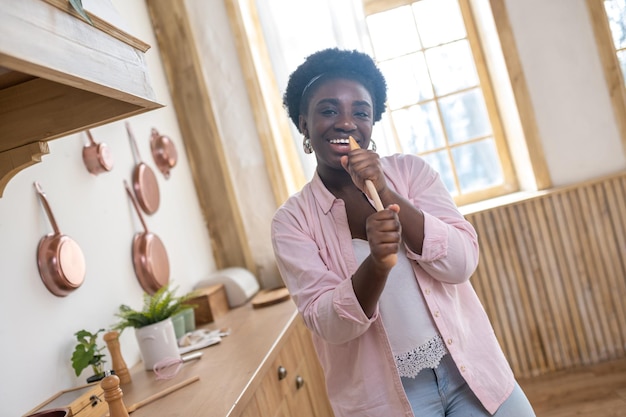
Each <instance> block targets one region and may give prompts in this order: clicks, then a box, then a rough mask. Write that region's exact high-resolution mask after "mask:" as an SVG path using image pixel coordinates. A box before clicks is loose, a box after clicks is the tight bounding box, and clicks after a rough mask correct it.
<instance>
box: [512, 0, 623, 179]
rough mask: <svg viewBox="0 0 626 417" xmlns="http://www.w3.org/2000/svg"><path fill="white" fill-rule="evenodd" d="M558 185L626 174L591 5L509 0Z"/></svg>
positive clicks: (571, 0)
mask: <svg viewBox="0 0 626 417" xmlns="http://www.w3.org/2000/svg"><path fill="white" fill-rule="evenodd" d="M506 7H507V10H508V13H509V19H510V22H511V26H512V29H513V34H514V37H515V42H516V44H517V48H518V52H519V55H520V60H521V62H522V68H523V72H524V75H525V77H526V82H527V84H528V89H529V93H530V97H531V101H532V104H533V107H534V111H535V117H536V120H537V126H538V129H539V135H540V138H541V141H542V143H543V151H544V155H545V157H546V161H547V164H548V168H549V171H550V175H551V178H552V183H553V185H555V186H559V185H566V184H572V183H576V182H579V181H583V180H586V179H590V178H595V177H599V176H602V175H606V174H611V173H614V172H617V171H620V170H623V169H625V168H626V158H625V151H624V148H623V145H622V142H621V139H620V137H619V132H618V130H617V129H618V128H617V124H616V122H615V117H614V113H613V109H612V107H611V102H610V97H609V93H608V88H607V84H606V81H605V79H604V73H603V71H602V67H601V64H600V57H599V55H598V51H597V47H596V43H595V39H594V35H593V29H592V26H591V21H590V18H589V13H588V10H587V6H586V4H585V0H550V1H546V0H524V1H519V0H506Z"/></svg>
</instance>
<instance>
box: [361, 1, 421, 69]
mask: <svg viewBox="0 0 626 417" xmlns="http://www.w3.org/2000/svg"><path fill="white" fill-rule="evenodd" d="M366 22H367V27H368V29H369V33H370V39H371V40H372V48H373V49H374V54H375V55H376V59H378V60H379V61H382V60H385V59H389V58H394V57H397V56H401V55H405V54H407V53H411V52H414V51H419V50H420V49H421V47H420V41H419V38H418V36H417V28H416V27H415V21H414V20H413V13H412V12H411V7H410V6H403V7H397V8H395V9H391V10H388V11H385V12H381V13H376V14H373V15H370V16H368V17H367V19H366Z"/></svg>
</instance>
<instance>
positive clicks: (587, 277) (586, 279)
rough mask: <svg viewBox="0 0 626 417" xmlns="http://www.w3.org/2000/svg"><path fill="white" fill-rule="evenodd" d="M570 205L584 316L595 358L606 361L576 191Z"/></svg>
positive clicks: (593, 274)
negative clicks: (579, 261) (578, 246)
mask: <svg viewBox="0 0 626 417" xmlns="http://www.w3.org/2000/svg"><path fill="white" fill-rule="evenodd" d="M570 198H571V199H570V204H571V206H572V211H573V215H574V225H575V228H576V232H577V235H578V239H577V240H578V241H579V242H580V244H581V250H580V253H579V256H580V258H581V259H582V260H583V262H584V266H583V271H581V272H580V275H579V276H578V279H582V283H583V286H584V288H585V293H584V295H585V300H586V305H587V310H586V311H585V313H586V314H588V315H589V317H591V319H592V329H593V340H595V344H596V346H597V353H596V354H597V358H598V360H606V359H607V355H606V353H605V352H604V350H605V349H606V347H605V342H606V341H605V339H604V336H603V329H602V320H603V318H602V314H601V306H599V305H598V300H597V299H596V298H595V294H596V293H597V291H596V290H595V288H594V287H595V286H596V283H597V278H596V277H597V276H598V273H597V268H596V267H595V265H594V261H593V254H592V251H591V248H590V246H591V243H592V242H591V241H590V238H589V233H588V230H587V225H586V219H585V218H584V214H585V211H584V209H583V207H582V206H581V204H582V203H581V201H580V198H579V193H578V190H572V191H571V193H570Z"/></svg>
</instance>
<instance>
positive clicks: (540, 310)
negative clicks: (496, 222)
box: [519, 202, 560, 371]
mask: <svg viewBox="0 0 626 417" xmlns="http://www.w3.org/2000/svg"><path fill="white" fill-rule="evenodd" d="M519 213H520V215H521V216H522V219H523V220H522V222H523V224H524V226H525V227H524V229H525V230H524V233H523V235H522V237H523V239H524V244H525V245H527V247H528V251H529V255H530V256H529V259H528V260H529V261H530V265H531V269H530V271H531V275H528V276H527V278H526V279H527V280H528V286H529V288H531V293H532V299H533V305H534V308H535V311H536V312H537V324H538V329H539V331H540V332H539V335H540V338H541V347H542V350H543V354H545V355H546V364H547V367H548V368H547V369H548V370H550V371H551V370H555V369H556V368H557V363H558V362H559V361H560V355H559V354H558V346H553V345H552V342H553V341H554V334H555V331H556V325H555V321H554V317H553V312H552V306H551V305H550V302H551V301H552V300H553V298H552V297H551V294H550V293H549V291H547V290H546V284H547V281H548V279H549V278H548V276H547V275H546V269H545V265H544V264H545V262H542V255H543V251H544V248H543V245H542V242H541V240H540V236H539V234H540V232H539V230H538V228H539V225H538V224H537V216H536V214H535V210H534V209H533V206H532V204H531V203H530V202H524V203H522V204H521V205H520V212H519ZM555 349H556V350H557V352H555Z"/></svg>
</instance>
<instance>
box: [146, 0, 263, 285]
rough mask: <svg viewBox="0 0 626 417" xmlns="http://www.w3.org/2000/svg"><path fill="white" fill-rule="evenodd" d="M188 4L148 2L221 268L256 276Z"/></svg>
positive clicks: (167, 0)
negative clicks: (242, 270) (239, 268)
mask: <svg viewBox="0 0 626 417" xmlns="http://www.w3.org/2000/svg"><path fill="white" fill-rule="evenodd" d="M184 3H185V2H184V1H183V0H147V6H148V10H149V12H150V17H151V19H152V24H153V26H154V29H155V33H156V36H157V42H158V44H159V49H160V51H161V59H162V61H163V66H164V67H165V73H166V76H167V80H168V85H169V88H170V93H171V95H172V101H173V103H174V109H175V111H176V114H177V116H178V123H179V126H180V130H181V134H182V139H183V142H184V144H185V148H186V151H187V157H188V159H189V163H190V165H191V170H192V174H193V178H194V183H195V186H196V191H197V193H198V198H199V200H200V206H201V208H202V212H203V214H204V218H205V221H206V223H207V227H208V229H209V236H210V238H211V243H212V245H211V246H212V248H213V255H214V257H215V263H216V266H217V267H218V268H226V267H233V266H240V267H244V268H247V269H248V270H250V271H251V272H252V273H256V265H255V263H254V259H253V257H252V254H251V250H250V247H249V244H248V240H247V238H246V234H245V230H244V226H243V221H242V218H241V211H240V210H239V206H238V203H237V200H236V195H235V191H234V187H233V183H232V181H231V179H230V178H231V176H230V173H229V170H228V164H227V160H226V156H225V152H224V146H223V141H222V138H221V134H220V130H219V128H218V125H217V122H216V120H215V115H214V112H213V107H212V103H211V99H210V97H209V94H208V91H207V87H206V84H205V81H204V74H203V68H202V64H201V63H200V59H199V57H198V51H197V49H196V46H195V41H194V38H193V33H192V28H191V26H190V22H189V19H188V14H187V13H188V12H187V10H186V8H185V4H184Z"/></svg>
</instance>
